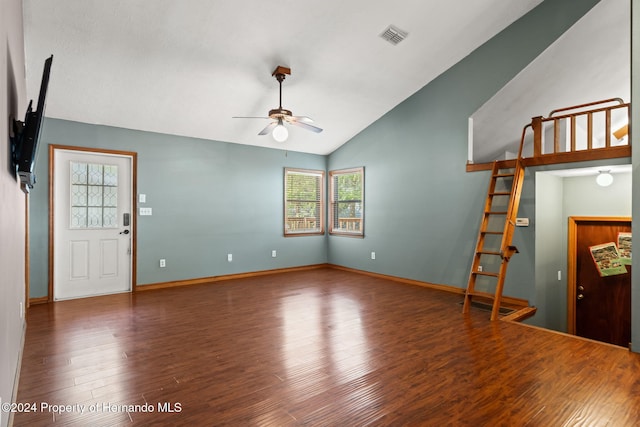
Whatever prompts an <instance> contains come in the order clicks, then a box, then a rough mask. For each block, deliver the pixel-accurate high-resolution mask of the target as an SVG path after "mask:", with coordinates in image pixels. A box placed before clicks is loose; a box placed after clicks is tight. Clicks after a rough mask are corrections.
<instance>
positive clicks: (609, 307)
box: [568, 217, 631, 347]
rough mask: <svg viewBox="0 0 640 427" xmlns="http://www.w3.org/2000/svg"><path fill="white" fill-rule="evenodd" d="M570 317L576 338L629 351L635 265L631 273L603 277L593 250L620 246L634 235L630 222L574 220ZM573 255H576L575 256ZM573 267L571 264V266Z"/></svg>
mask: <svg viewBox="0 0 640 427" xmlns="http://www.w3.org/2000/svg"><path fill="white" fill-rule="evenodd" d="M569 231H570V233H569V235H570V242H569V248H570V254H569V257H570V258H569V259H570V261H571V260H573V264H572V265H573V271H571V270H572V268H571V266H570V272H569V273H570V281H569V284H568V285H569V288H570V292H569V313H571V311H572V310H571V308H572V305H573V313H574V319H569V322H570V324H571V322H572V320H573V322H574V325H575V326H574V330H573V331H571V328H569V329H570V332H574V333H575V334H576V335H579V336H582V337H585V338H590V339H594V340H598V341H603V342H607V343H611V344H615V345H620V346H624V347H627V346H628V345H629V342H630V341H631V265H627V266H626V270H627V273H624V274H616V275H611V276H604V277H602V276H601V275H600V273H599V271H598V268H597V267H596V264H595V262H594V261H593V258H592V255H591V251H590V249H589V247H591V246H594V245H600V244H604V243H608V242H615V243H616V244H617V239H618V233H619V232H629V233H630V232H631V219H630V218H584V217H582V218H576V217H572V218H570V230H569ZM571 252H573V253H571ZM570 264H571V262H570Z"/></svg>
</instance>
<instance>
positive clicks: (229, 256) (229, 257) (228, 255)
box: [227, 254, 233, 262]
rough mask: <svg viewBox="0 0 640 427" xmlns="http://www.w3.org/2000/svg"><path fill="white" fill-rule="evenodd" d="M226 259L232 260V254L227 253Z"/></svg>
mask: <svg viewBox="0 0 640 427" xmlns="http://www.w3.org/2000/svg"><path fill="white" fill-rule="evenodd" d="M227 261H229V262H231V261H233V254H227Z"/></svg>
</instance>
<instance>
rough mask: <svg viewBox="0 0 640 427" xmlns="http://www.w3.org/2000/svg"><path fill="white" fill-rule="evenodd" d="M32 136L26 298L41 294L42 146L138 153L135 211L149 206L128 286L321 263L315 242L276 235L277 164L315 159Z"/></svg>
mask: <svg viewBox="0 0 640 427" xmlns="http://www.w3.org/2000/svg"><path fill="white" fill-rule="evenodd" d="M42 138H43V146H41V148H40V152H39V155H38V164H37V179H38V182H37V185H36V187H35V188H34V190H33V192H32V193H31V233H30V238H31V248H32V252H31V297H40V296H45V295H47V292H48V276H47V257H48V253H47V247H48V246H47V241H48V240H47V239H48V194H47V191H48V173H47V164H48V147H47V145H48V144H58V145H72V146H82V147H92V148H104V149H112V150H126V151H134V152H137V153H138V193H143V194H146V196H147V202H146V203H145V204H140V205H139V206H141V207H151V208H152V209H153V215H152V216H142V217H140V216H138V252H137V261H138V263H137V267H138V275H137V282H138V285H145V284H151V283H159V282H167V281H174V280H185V279H193V278H200V277H211V276H218V275H225V274H233V273H242V272H249V271H261V270H271V269H276V268H285V267H295V266H302V265H312V264H319V263H325V262H327V255H326V253H327V249H326V239H325V238H324V237H323V236H305V237H289V238H284V237H283V232H282V229H283V205H282V203H283V179H284V178H283V173H284V168H285V167H297V168H309V169H323V170H324V169H325V168H326V158H325V156H318V155H312V154H303V153H296V152H287V151H281V150H273V149H267V148H261V147H253V146H244V145H238V144H228V143H222V142H216V141H206V140H200V139H193V138H184V137H178V136H170V135H161V134H154V133H149V132H138V131H133V130H127V129H119V128H113V127H108V126H95V125H88V124H83V123H77V122H70V121H64V120H55V119H47V120H46V122H45V125H44V129H43V135H42ZM136 199H137V198H136ZM273 249H275V250H277V254H278V256H277V257H276V258H272V257H271V250H273ZM228 253H232V254H233V262H231V263H229V262H227V254H228ZM160 258H164V259H166V262H167V267H166V268H160V267H159V259H160Z"/></svg>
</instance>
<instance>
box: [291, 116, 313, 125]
mask: <svg viewBox="0 0 640 427" xmlns="http://www.w3.org/2000/svg"><path fill="white" fill-rule="evenodd" d="M291 118H292V119H293V120H295V121H298V122H303V123H313V119H312V118H311V117H307V116H293V117H291Z"/></svg>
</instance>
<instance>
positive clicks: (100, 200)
mask: <svg viewBox="0 0 640 427" xmlns="http://www.w3.org/2000/svg"><path fill="white" fill-rule="evenodd" d="M70 183H71V218H70V224H69V227H70V228H115V227H117V226H118V166H116V165H101V164H93V163H76V162H71V168H70Z"/></svg>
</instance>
